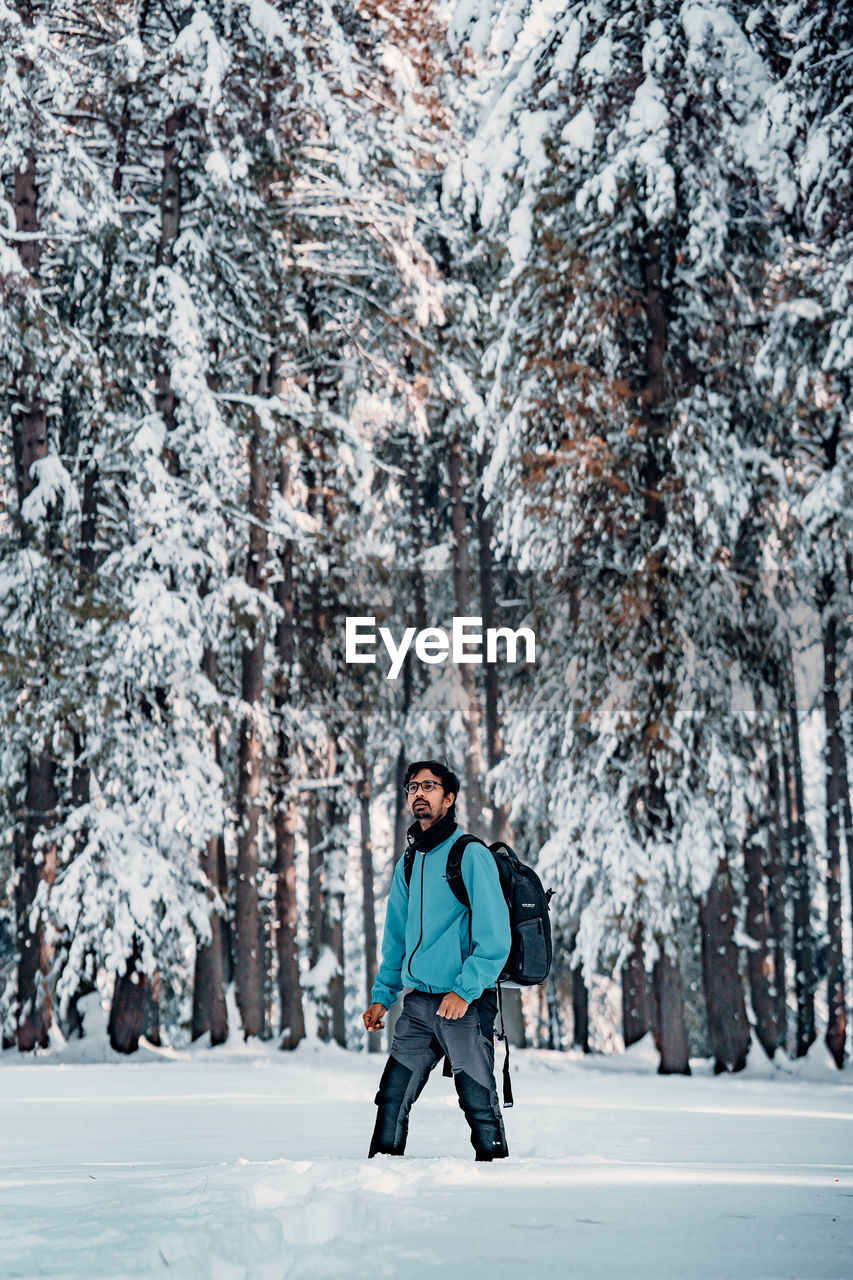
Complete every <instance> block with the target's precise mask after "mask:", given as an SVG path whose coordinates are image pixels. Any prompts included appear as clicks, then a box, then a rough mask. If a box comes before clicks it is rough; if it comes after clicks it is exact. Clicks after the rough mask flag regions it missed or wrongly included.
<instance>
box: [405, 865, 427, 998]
mask: <svg viewBox="0 0 853 1280" xmlns="http://www.w3.org/2000/svg"><path fill="white" fill-rule="evenodd" d="M425 863H426V854H425V853H422V854H421V901H420V908H421V932H420V937H419V938H418V940H417V942H416V943H415V945H414V948H413V950H412V954H411V955H410V956H409V966H408V967H409V973H410V974H411V976H412V977H414V974H413V973H412V961H413V960H414V958H415V956H416V955H417V951H418V947H419V946H420V945H421V943H422V942H423V940H424V864H425ZM430 990H432V988H431V987H430Z"/></svg>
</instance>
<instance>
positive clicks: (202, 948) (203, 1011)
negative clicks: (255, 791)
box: [192, 835, 228, 1045]
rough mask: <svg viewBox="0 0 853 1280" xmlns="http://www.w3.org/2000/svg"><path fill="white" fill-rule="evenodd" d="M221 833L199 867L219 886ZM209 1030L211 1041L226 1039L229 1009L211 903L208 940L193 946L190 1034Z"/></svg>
mask: <svg viewBox="0 0 853 1280" xmlns="http://www.w3.org/2000/svg"><path fill="white" fill-rule="evenodd" d="M222 843H223V839H222V836H221V835H219V836H213V838H212V839H211V840H208V842H207V846H206V848H205V849H204V850H203V851H202V852H201V854H200V855H199V864H200V866H201V870H202V872H203V873H204V875H205V876H206V877H207V879H208V880H209V882H210V885H211V888H212V889H214V890H218V891H219V893H220V896H221V897H223V900H224V895H223V893H222V889H221V886H220V885H219V864H220V844H222ZM207 1032H210V1043H211V1045H216V1044H224V1043H225V1041H226V1040H227V1039H228V1010H227V1007H226V1003H225V946H224V941H223V937H222V916H221V914H220V912H219V911H218V910H217V909H216V908H215V907H214V908H213V909H212V910H211V913H210V942H205V943H202V944H200V945H199V946H198V948H197V950H196V961H195V980H194V983H193V1012H192V1038H193V1040H198V1039H199V1037H200V1036H203V1035H205V1034H206V1033H207Z"/></svg>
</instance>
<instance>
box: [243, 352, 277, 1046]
mask: <svg viewBox="0 0 853 1280" xmlns="http://www.w3.org/2000/svg"><path fill="white" fill-rule="evenodd" d="M268 385H269V384H268V381H267V374H266V372H265V374H264V375H263V376H262V377H260V378H256V379H255V386H254V394H255V395H266V394H267V390H268ZM263 454H264V449H263V441H262V439H261V432H260V430H259V429H256V430H254V431H253V432H252V435H251V437H250V440H249V514H250V517H251V524H250V526H249V548H248V552H249V553H248V559H247V563H246V583H247V585H248V586H249V587H251V588H252V589H253V590H255V591H263V590H264V587H265V583H266V558H267V519H268V516H269V488H268V484H267V475H266V467H265V463H264V456H263ZM263 691H264V624H263V620H262V619H260V618H257V617H256V616H254V615H253V616H252V617H251V618H250V619H249V620H248V622H247V624H246V639H245V641H244V644H243V660H242V684H241V697H242V701H243V704H244V706H245V707H246V708H247V710H246V714H245V716H244V718H243V721H242V724H241V726H240V749H239V772H238V783H237V813H238V837H237V887H236V912H235V934H236V937H235V977H236V992H237V1005H238V1007H239V1010H240V1018H241V1022H242V1025H243V1035H244V1037H246V1038H248V1037H249V1036H260V1035H262V1033H263V1027H264V974H263V972H262V960H261V954H260V949H259V947H258V927H259V918H260V917H259V909H258V867H259V846H258V840H259V825H260V814H261V794H260V793H261V783H262V779H263V771H264V756H263V745H262V743H261V737H260V729H259V716H260V711H261V706H262V701H263Z"/></svg>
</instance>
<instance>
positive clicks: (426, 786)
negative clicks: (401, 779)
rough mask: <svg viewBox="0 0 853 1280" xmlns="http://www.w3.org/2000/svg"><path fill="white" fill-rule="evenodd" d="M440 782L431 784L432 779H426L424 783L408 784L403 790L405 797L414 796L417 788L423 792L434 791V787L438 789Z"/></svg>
mask: <svg viewBox="0 0 853 1280" xmlns="http://www.w3.org/2000/svg"><path fill="white" fill-rule="evenodd" d="M440 786H441V783H440V782H433V780H432V778H427V780H426V782H409V783H408V784H407V785H406V786H405V787H403V790H404V791H405V793H406V795H408V796H413V795H415V794H416V792H417V790H418V787H422V788H423V790H424V791H434V790H435V788H436V787H440Z"/></svg>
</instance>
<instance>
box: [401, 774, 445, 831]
mask: <svg viewBox="0 0 853 1280" xmlns="http://www.w3.org/2000/svg"><path fill="white" fill-rule="evenodd" d="M416 782H434V783H435V784H436V785H435V786H434V787H432V788H431V789H430V790H427V791H424V789H423V787H420V786H419V787H418V789H417V791H410V792H409V793H408V799H409V809H410V811H411V812H412V814H413V815H414V817H415V818H417V820H418V821H419V822H420V824H421V831H426V829H427V827H431V826H432V825H433V823H435V822H438V820H439V818H443V817H444V815H445V814H446V813H447V811H448V809H449V808H450V806H451V805H452V804H453V801H454V800H455V799H456V797H455V795H454V794H453V792H452V791H451V792H450V793H449V794H446V793H445V791H444V789H443V787H442V785H441V782H440V780H439V779H438V778H437V777H436V776H435V774H434V773H433V772H432V770H431V769H419V770H418V772H417V773H414V774H412V776H411V778H409V782H408V785H409V786H410V787H411V786H413V785H414V784H415V783H416Z"/></svg>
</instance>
